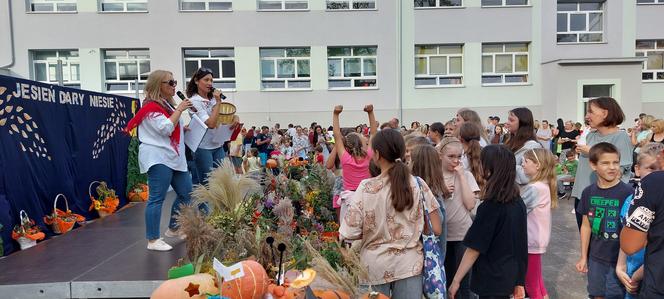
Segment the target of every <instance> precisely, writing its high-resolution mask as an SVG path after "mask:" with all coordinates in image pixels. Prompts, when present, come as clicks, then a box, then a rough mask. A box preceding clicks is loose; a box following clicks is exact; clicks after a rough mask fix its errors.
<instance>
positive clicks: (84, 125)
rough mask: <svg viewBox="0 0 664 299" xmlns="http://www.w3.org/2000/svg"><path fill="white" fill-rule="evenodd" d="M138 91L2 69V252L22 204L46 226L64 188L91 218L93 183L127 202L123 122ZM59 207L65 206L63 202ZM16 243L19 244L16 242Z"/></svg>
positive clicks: (70, 199) (75, 209) (74, 205)
mask: <svg viewBox="0 0 664 299" xmlns="http://www.w3.org/2000/svg"><path fill="white" fill-rule="evenodd" d="M132 101H133V99H131V98H127V97H121V96H117V95H110V94H103V93H97V92H91V91H84V90H79V89H74V88H67V87H60V86H56V85H50V84H45V83H40V82H36V81H30V80H24V79H19V78H14V77H8V76H0V169H1V170H2V171H1V172H0V223H1V224H3V225H4V229H3V230H2V232H1V234H2V237H3V239H4V245H5V254H7V253H9V252H10V251H12V248H9V247H8V245H11V244H14V245H16V243H14V242H13V240H12V239H11V237H10V236H11V229H12V228H13V226H14V224H16V223H18V215H19V211H20V210H25V211H26V212H27V213H28V215H29V217H30V218H32V219H34V220H35V221H36V222H37V224H38V225H39V226H40V227H41V228H42V229H45V230H48V229H50V228H49V227H47V226H46V225H44V223H43V217H44V216H45V215H48V214H50V213H52V212H53V202H54V200H55V196H56V195H57V194H59V193H62V194H64V195H65V196H66V197H67V201H68V203H69V209H71V210H72V211H73V212H74V213H78V214H82V215H84V216H86V218H88V219H90V218H94V217H97V214H96V212H94V211H93V212H88V208H89V207H90V198H89V195H88V185H89V184H90V182H92V181H106V182H107V183H108V185H109V187H111V188H113V189H115V190H116V191H117V194H118V195H119V196H120V205H123V204H124V203H126V197H125V194H124V193H125V192H124V191H125V189H126V186H125V185H126V180H127V154H128V153H127V148H128V145H129V137H128V136H127V135H126V134H124V133H122V129H123V128H124V127H125V126H126V125H127V122H128V121H129V119H131V117H132V111H131V107H132ZM58 207H59V208H60V209H62V210H64V209H65V204H64V202H58ZM17 248H18V246H16V248H15V249H17Z"/></svg>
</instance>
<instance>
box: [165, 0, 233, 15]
mask: <svg viewBox="0 0 664 299" xmlns="http://www.w3.org/2000/svg"><path fill="white" fill-rule="evenodd" d="M178 2H179V10H180V12H208V11H210V12H218V11H220V12H224V11H233V0H195V1H186V0H178ZM185 2H203V3H205V9H203V10H200V9H183V8H182V5H183V4H184V3H185ZM210 2H219V3H230V4H231V8H229V9H210Z"/></svg>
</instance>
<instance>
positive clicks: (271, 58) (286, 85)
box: [258, 47, 312, 91]
mask: <svg viewBox="0 0 664 299" xmlns="http://www.w3.org/2000/svg"><path fill="white" fill-rule="evenodd" d="M293 49H308V50H309V56H288V50H293ZM261 50H281V51H282V52H283V56H279V57H276V56H261V54H260V51H261ZM258 51H259V56H260V62H259V63H260V66H259V67H260V79H261V86H260V87H261V91H310V90H312V88H311V47H261V48H259V50H258ZM283 60H292V61H293V74H294V77H293V78H279V61H283ZM305 60H306V61H308V62H309V76H308V77H300V74H299V70H298V62H299V61H305ZM263 61H272V65H273V68H274V76H273V77H264V76H263ZM282 81H283V82H284V87H266V86H265V83H266V82H282ZM291 81H295V82H304V81H306V82H308V83H309V87H289V83H290V82H291Z"/></svg>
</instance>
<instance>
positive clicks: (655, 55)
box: [636, 40, 664, 81]
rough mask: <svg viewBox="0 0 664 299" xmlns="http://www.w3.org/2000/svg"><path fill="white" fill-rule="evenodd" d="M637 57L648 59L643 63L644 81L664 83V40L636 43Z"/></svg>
mask: <svg viewBox="0 0 664 299" xmlns="http://www.w3.org/2000/svg"><path fill="white" fill-rule="evenodd" d="M636 56H637V57H646V58H647V60H646V61H644V62H643V73H642V75H641V79H642V80H643V81H664V40H638V41H636Z"/></svg>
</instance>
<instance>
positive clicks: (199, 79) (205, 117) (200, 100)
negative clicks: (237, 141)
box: [186, 68, 239, 184]
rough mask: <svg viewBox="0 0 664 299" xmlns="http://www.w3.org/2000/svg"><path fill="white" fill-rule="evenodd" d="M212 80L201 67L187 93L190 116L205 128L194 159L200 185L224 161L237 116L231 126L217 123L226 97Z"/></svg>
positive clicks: (209, 72)
mask: <svg viewBox="0 0 664 299" xmlns="http://www.w3.org/2000/svg"><path fill="white" fill-rule="evenodd" d="M213 77H214V74H213V73H212V70H210V69H208V68H200V69H198V70H197V71H196V72H195V73H194V75H193V76H191V80H190V81H189V84H187V90H186V94H187V97H189V98H190V100H191V103H192V105H193V106H194V108H195V110H190V113H191V114H192V117H193V115H194V114H195V115H196V116H197V117H198V118H199V119H200V120H201V121H203V122H204V123H205V125H206V126H207V127H208V130H207V132H206V133H205V136H204V137H203V140H202V141H201V143H200V145H199V146H198V149H197V150H196V153H195V158H194V159H195V160H196V169H197V171H198V178H199V180H200V182H201V184H205V183H207V178H208V174H209V173H210V171H212V167H213V166H214V163H215V162H216V163H219V162H221V160H222V159H224V158H225V152H224V143H225V142H226V141H229V140H230V137H231V135H232V133H233V130H234V128H235V127H236V125H237V124H238V122H239V120H238V118H237V116H236V117H235V118H234V119H233V124H231V125H220V124H219V123H218V118H219V109H220V107H221V105H220V104H221V102H222V100H223V99H225V98H226V97H225V96H223V95H222V93H221V90H220V89H215V88H214V87H213V85H212V83H213Z"/></svg>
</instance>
